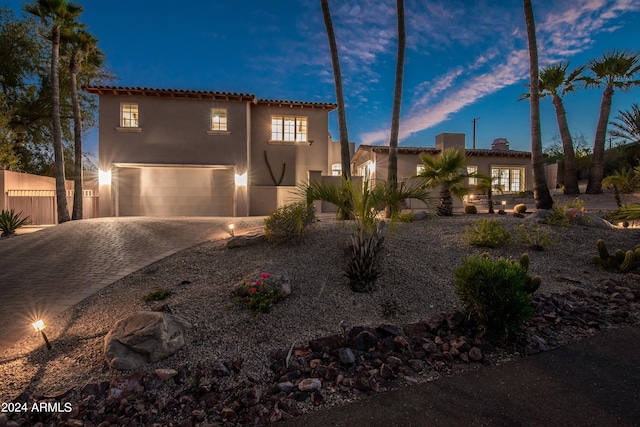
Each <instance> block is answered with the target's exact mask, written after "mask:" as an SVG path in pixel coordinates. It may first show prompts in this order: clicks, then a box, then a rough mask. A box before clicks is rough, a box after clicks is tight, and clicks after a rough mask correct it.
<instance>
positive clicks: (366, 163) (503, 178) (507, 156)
mask: <svg viewBox="0 0 640 427" xmlns="http://www.w3.org/2000/svg"><path fill="white" fill-rule="evenodd" d="M453 147H458V148H462V149H465V135H464V134H463V133H441V134H439V135H437V136H436V145H435V148H432V147H398V179H399V180H403V179H410V178H411V177H413V176H414V175H416V174H417V173H419V172H420V171H421V168H422V167H423V163H422V160H420V154H421V153H427V154H437V153H439V152H440V151H441V150H445V149H447V148H453ZM465 153H466V154H467V156H469V157H470V161H469V165H468V170H469V171H470V172H479V173H481V174H484V175H488V176H494V177H499V180H500V184H501V185H502V188H503V189H504V193H519V192H521V191H530V190H533V172H532V167H531V153H530V152H526V151H516V150H511V149H509V142H508V141H507V140H506V138H498V139H495V140H494V141H493V144H492V146H491V149H465ZM388 161H389V147H388V146H371V145H360V146H359V147H358V150H357V151H356V153H355V155H354V156H353V158H352V160H351V167H352V172H353V173H354V175H358V176H368V177H369V178H370V179H372V180H373V182H375V180H386V179H387V173H388ZM476 184H477V180H476V179H474V178H469V182H468V185H469V188H470V189H471V191H472V192H473V188H474V186H475V185H476ZM411 207H414V206H411ZM417 207H419V206H417Z"/></svg>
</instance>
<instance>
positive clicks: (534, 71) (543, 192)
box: [523, 0, 553, 209]
mask: <svg viewBox="0 0 640 427" xmlns="http://www.w3.org/2000/svg"><path fill="white" fill-rule="evenodd" d="M523 6H524V18H525V24H526V27H527V42H528V45H529V77H530V78H529V93H530V104H531V163H532V172H533V196H534V198H535V201H536V208H538V209H551V207H552V206H553V199H552V198H551V193H549V188H548V186H547V180H546V178H545V169H544V156H543V154H542V134H541V131H540V83H539V76H538V44H537V40H536V26H535V22H534V19H533V6H532V5H531V0H523Z"/></svg>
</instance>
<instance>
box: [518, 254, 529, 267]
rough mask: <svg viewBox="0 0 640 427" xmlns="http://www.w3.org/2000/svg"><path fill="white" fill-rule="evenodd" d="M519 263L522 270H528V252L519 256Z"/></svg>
mask: <svg viewBox="0 0 640 427" xmlns="http://www.w3.org/2000/svg"><path fill="white" fill-rule="evenodd" d="M520 265H521V266H522V268H524V271H529V254H527V253H524V254H522V255H521V256H520Z"/></svg>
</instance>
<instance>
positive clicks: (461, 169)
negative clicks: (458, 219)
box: [416, 148, 476, 216]
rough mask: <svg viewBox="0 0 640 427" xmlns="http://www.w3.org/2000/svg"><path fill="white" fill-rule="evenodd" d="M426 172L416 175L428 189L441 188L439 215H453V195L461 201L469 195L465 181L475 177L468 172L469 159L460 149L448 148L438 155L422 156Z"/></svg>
mask: <svg viewBox="0 0 640 427" xmlns="http://www.w3.org/2000/svg"><path fill="white" fill-rule="evenodd" d="M420 159H421V160H422V162H423V163H424V170H423V171H422V172H420V173H419V174H418V175H416V176H417V177H418V178H422V179H423V180H424V181H425V185H426V186H427V188H440V205H439V206H438V214H439V215H442V216H451V215H453V198H452V197H451V195H452V194H453V195H454V196H456V197H457V198H459V199H462V197H463V196H465V195H467V194H468V193H469V189H468V188H467V187H465V186H464V181H465V179H467V178H469V177H475V176H476V175H475V173H471V174H470V173H468V172H467V164H468V163H469V159H468V157H467V156H466V155H465V154H464V151H463V150H461V149H458V148H448V149H446V150H443V151H441V152H440V153H438V154H436V155H430V154H425V153H423V154H421V155H420Z"/></svg>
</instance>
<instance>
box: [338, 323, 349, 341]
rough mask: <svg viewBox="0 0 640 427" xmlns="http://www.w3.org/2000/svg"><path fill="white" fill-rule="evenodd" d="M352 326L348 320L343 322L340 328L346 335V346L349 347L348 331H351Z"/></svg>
mask: <svg viewBox="0 0 640 427" xmlns="http://www.w3.org/2000/svg"><path fill="white" fill-rule="evenodd" d="M350 326H351V325H350V324H349V322H347V321H346V320H343V321H342V322H340V327H341V328H342V334H343V335H344V345H347V342H348V340H347V330H348V329H349V327H350Z"/></svg>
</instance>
